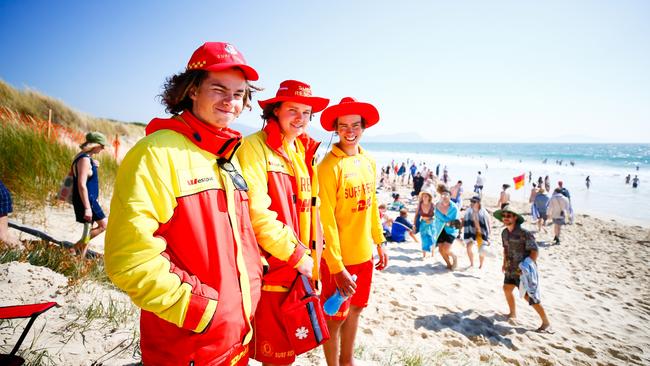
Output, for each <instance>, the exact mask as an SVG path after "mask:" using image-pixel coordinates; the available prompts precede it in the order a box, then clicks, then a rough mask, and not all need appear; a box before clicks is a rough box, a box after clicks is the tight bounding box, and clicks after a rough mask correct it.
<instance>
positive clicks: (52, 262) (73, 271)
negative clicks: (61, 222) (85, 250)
mask: <svg viewBox="0 0 650 366" xmlns="http://www.w3.org/2000/svg"><path fill="white" fill-rule="evenodd" d="M23 244H24V246H25V249H24V250H21V249H16V248H14V247H11V246H9V245H7V244H4V243H0V263H8V262H13V261H18V262H26V263H29V264H32V265H35V266H42V267H47V268H49V269H51V270H53V271H54V272H57V273H60V274H62V275H64V276H66V277H67V278H68V281H69V283H70V284H71V285H75V284H78V283H80V282H82V281H86V280H90V281H96V282H99V283H102V284H111V282H110V280H109V278H108V276H107V275H106V272H105V271H104V262H103V261H102V260H88V259H81V258H79V257H78V256H75V255H72V254H70V253H69V252H68V250H66V249H63V248H61V247H60V246H58V245H56V244H51V243H48V242H45V241H31V242H23Z"/></svg>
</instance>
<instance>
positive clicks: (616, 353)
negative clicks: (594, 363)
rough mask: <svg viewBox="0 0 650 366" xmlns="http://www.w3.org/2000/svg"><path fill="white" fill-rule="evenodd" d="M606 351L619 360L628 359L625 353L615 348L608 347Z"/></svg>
mask: <svg viewBox="0 0 650 366" xmlns="http://www.w3.org/2000/svg"><path fill="white" fill-rule="evenodd" d="M607 352H609V354H610V355H612V357H615V358H618V359H619V360H622V361H629V360H630V358H629V357H627V356H626V355H624V354H623V353H621V351H619V350H616V349H613V348H608V349H607Z"/></svg>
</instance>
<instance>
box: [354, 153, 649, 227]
mask: <svg viewBox="0 0 650 366" xmlns="http://www.w3.org/2000/svg"><path fill="white" fill-rule="evenodd" d="M362 146H363V147H364V148H365V149H367V150H368V151H369V152H370V153H371V154H372V155H373V156H374V157H375V159H376V160H377V164H378V166H386V165H388V164H390V163H391V162H393V161H394V162H396V163H400V164H401V163H402V162H406V161H407V159H408V160H410V161H415V162H416V164H418V165H419V164H426V166H427V167H429V168H430V169H432V170H434V171H435V167H436V165H438V164H440V174H441V175H442V171H443V169H444V167H447V170H448V172H449V177H450V179H451V181H452V182H453V183H455V182H456V181H458V180H462V181H463V187H464V190H465V191H468V190H470V191H471V190H472V189H473V187H474V183H475V182H476V176H477V172H478V171H481V173H482V175H483V177H484V181H485V188H484V192H485V194H487V195H489V196H493V197H498V194H499V192H500V191H501V185H502V184H503V183H509V184H510V185H511V186H512V188H510V196H511V199H513V200H517V201H528V196H529V194H530V190H531V188H532V186H531V185H530V182H529V181H528V173H529V172H532V177H533V182H536V181H537V178H538V177H539V176H541V177H542V178H544V177H545V176H547V175H548V176H549V178H550V180H551V189H553V188H555V187H557V182H558V181H559V180H562V181H563V182H564V186H565V187H566V188H567V189H569V191H570V193H571V201H572V204H573V207H574V210H575V212H577V213H579V214H583V213H584V214H590V215H593V216H597V217H599V218H603V219H615V220H618V221H621V222H624V223H627V224H633V225H641V226H643V227H647V228H650V144H540V143H534V144H533V143H531V144H505V143H481V144H478V143H366V144H362ZM559 160H561V161H562V164H561V165H559V164H558V163H557V162H558V161H559ZM544 161H546V162H544ZM570 162H573V163H574V164H573V165H571V164H570ZM637 167H638V169H637ZM524 173H525V175H526V185H525V186H524V188H522V189H519V190H514V183H513V177H515V176H518V175H521V174H524ZM628 174H630V175H631V176H632V178H633V177H634V176H635V175H638V177H639V179H640V182H639V187H638V188H636V189H633V188H632V185H631V184H627V185H626V184H625V176H626V175H628ZM587 176H589V177H590V179H591V188H590V189H587V187H586V185H585V178H586V177H587Z"/></svg>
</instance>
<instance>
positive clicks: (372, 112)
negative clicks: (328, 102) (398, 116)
mask: <svg viewBox="0 0 650 366" xmlns="http://www.w3.org/2000/svg"><path fill="white" fill-rule="evenodd" d="M349 114H358V115H360V116H361V118H363V119H364V120H365V121H366V128H368V127H371V126H373V125H375V124H376V123H377V122H379V112H378V111H377V108H375V106H373V105H372V104H370V103H363V102H357V100H356V99H354V98H352V97H345V98H343V99H341V102H339V104H336V105H333V106H330V107H329V108H327V109H326V110H325V111H324V112H323V114H321V116H320V124H321V126H323V128H324V129H325V130H326V131H334V122H336V119H337V118H338V117H340V116H347V115H349Z"/></svg>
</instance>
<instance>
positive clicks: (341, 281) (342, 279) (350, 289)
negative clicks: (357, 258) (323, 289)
mask: <svg viewBox="0 0 650 366" xmlns="http://www.w3.org/2000/svg"><path fill="white" fill-rule="evenodd" d="M333 276H334V282H336V287H337V288H338V289H339V292H340V293H341V295H343V296H352V295H354V293H355V292H356V290H357V284H356V283H355V282H354V281H353V280H352V276H351V275H350V272H348V270H347V269H345V268H343V270H342V271H341V272H339V273H335V274H334V275H333Z"/></svg>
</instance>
